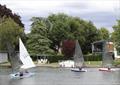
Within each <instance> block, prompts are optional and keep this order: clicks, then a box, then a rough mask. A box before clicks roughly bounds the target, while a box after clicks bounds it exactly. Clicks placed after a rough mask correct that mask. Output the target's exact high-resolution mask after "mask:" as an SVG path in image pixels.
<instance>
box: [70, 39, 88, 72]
mask: <svg viewBox="0 0 120 85" xmlns="http://www.w3.org/2000/svg"><path fill="white" fill-rule="evenodd" d="M83 64H84V58H83V54H82V50H81V47H80V45H79V42H78V40H76V44H75V53H74V68H73V69H71V71H74V72H86V71H87V70H85V69H83Z"/></svg>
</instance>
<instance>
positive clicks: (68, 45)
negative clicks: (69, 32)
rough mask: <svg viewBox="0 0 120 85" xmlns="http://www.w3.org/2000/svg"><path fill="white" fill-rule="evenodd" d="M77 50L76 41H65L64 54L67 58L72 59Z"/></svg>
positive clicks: (63, 44) (63, 45)
mask: <svg viewBox="0 0 120 85" xmlns="http://www.w3.org/2000/svg"><path fill="white" fill-rule="evenodd" d="M74 50H75V41H74V40H64V41H63V43H62V52H63V54H64V56H66V57H67V58H69V57H72V56H73V54H74Z"/></svg>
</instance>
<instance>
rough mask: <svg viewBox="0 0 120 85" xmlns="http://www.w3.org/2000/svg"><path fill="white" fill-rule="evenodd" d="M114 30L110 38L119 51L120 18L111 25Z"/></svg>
mask: <svg viewBox="0 0 120 85" xmlns="http://www.w3.org/2000/svg"><path fill="white" fill-rule="evenodd" d="M113 30H114V32H113V33H112V40H113V41H114V42H115V45H116V47H117V49H118V51H119V52H120V20H117V24H116V25H114V26H113Z"/></svg>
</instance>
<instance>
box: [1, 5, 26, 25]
mask: <svg viewBox="0 0 120 85" xmlns="http://www.w3.org/2000/svg"><path fill="white" fill-rule="evenodd" d="M4 16H6V18H8V17H11V18H12V19H13V20H14V21H15V22H16V23H17V24H18V25H19V26H21V27H24V24H23V23H22V22H21V20H20V18H21V17H20V16H19V15H18V14H16V13H13V12H12V10H11V9H9V8H7V7H6V5H1V4H0V18H3V17H4Z"/></svg>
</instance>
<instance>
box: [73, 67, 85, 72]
mask: <svg viewBox="0 0 120 85" xmlns="http://www.w3.org/2000/svg"><path fill="white" fill-rule="evenodd" d="M71 71H74V72H87V70H85V69H81V70H80V69H79V68H73V69H71Z"/></svg>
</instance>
